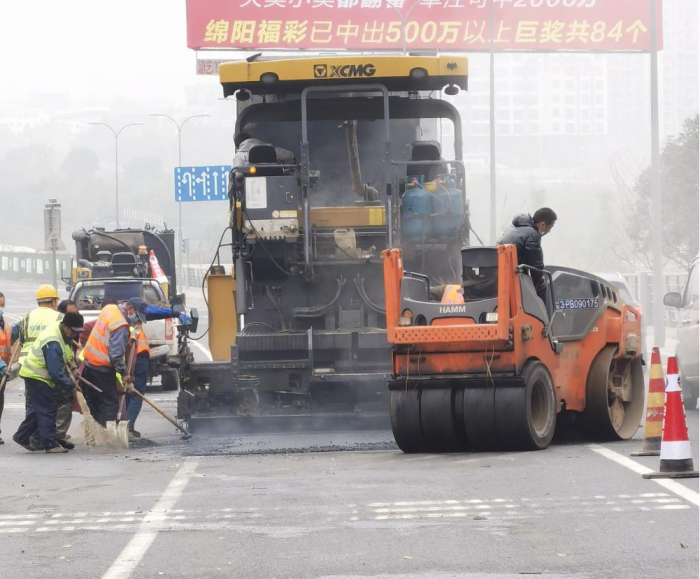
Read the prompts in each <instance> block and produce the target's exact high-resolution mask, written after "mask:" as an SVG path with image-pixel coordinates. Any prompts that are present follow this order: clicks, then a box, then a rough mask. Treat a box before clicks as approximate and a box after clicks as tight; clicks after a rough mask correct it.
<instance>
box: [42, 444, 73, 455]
mask: <svg viewBox="0 0 700 579" xmlns="http://www.w3.org/2000/svg"><path fill="white" fill-rule="evenodd" d="M44 452H45V453H46V454H62V453H64V452H68V449H67V448H63V447H62V446H59V445H58V444H57V445H56V446H52V447H51V448H47V449H45V450H44Z"/></svg>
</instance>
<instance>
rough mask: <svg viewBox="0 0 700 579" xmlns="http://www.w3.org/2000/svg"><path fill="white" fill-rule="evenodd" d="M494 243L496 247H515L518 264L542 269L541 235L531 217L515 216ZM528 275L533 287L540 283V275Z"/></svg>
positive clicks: (534, 272) (524, 215)
mask: <svg viewBox="0 0 700 579" xmlns="http://www.w3.org/2000/svg"><path fill="white" fill-rule="evenodd" d="M496 243H497V244H498V245H507V244H513V245H515V247H516V248H517V250H518V263H519V264H521V265H529V266H531V267H536V268H537V269H544V255H543V254H542V234H541V233H540V232H539V230H538V229H537V226H536V225H535V222H534V221H533V220H532V217H531V216H530V215H528V214H527V213H521V214H520V215H516V216H515V218H514V219H513V223H512V224H511V225H509V226H508V227H507V228H506V230H505V231H504V232H503V235H501V238H500V239H499V240H498V241H497V242H496ZM530 275H531V276H532V281H533V282H534V283H535V287H537V286H538V285H540V284H541V283H542V274H541V273H538V272H536V271H533V272H531V274H530Z"/></svg>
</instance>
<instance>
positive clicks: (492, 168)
mask: <svg viewBox="0 0 700 579" xmlns="http://www.w3.org/2000/svg"><path fill="white" fill-rule="evenodd" d="M493 1H494V0H489V183H490V192H491V194H490V198H491V217H490V220H489V223H490V227H489V232H490V236H489V238H490V240H491V241H490V242H491V243H496V237H497V236H498V232H497V231H496V94H495V93H496V63H495V50H494V46H493V40H494V31H495V24H494V18H493Z"/></svg>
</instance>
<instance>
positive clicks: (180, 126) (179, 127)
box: [149, 113, 209, 283]
mask: <svg viewBox="0 0 700 579" xmlns="http://www.w3.org/2000/svg"><path fill="white" fill-rule="evenodd" d="M149 116H151V117H163V118H166V119H170V120H171V121H172V122H173V124H174V125H175V126H176V127H177V166H178V167H182V129H183V127H184V126H185V124H186V123H187V121H190V120H192V119H197V118H202V117H208V116H209V115H192V116H191V117H187V118H186V119H185V120H184V121H182V122H181V123H178V122H177V121H176V120H175V119H174V118H173V117H171V116H170V115H166V114H163V113H151V114H150V115H149ZM182 240H183V235H182V201H178V202H177V243H178V247H179V246H180V245H182ZM180 279H181V280H184V269H183V267H182V260H180ZM180 283H182V281H181V282H180Z"/></svg>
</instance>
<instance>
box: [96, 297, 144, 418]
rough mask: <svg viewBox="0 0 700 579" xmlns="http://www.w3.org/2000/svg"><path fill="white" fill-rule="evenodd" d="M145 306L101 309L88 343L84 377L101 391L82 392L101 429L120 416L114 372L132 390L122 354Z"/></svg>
mask: <svg viewBox="0 0 700 579" xmlns="http://www.w3.org/2000/svg"><path fill="white" fill-rule="evenodd" d="M145 312H146V302H144V301H143V300H142V299H141V298H131V299H130V300H129V301H128V302H126V303H125V304H123V305H107V306H105V307H103V308H102V311H101V312H100V315H99V317H98V318H97V322H96V323H95V326H94V328H93V329H92V332H90V336H89V337H88V339H87V342H86V344H85V348H84V350H83V356H84V359H85V367H84V368H83V377H84V378H85V379H87V380H88V381H90V382H92V383H93V384H95V385H96V386H98V387H99V388H101V389H102V392H101V393H100V392H97V391H95V390H92V389H88V390H86V391H85V400H86V401H87V403H88V406H89V407H90V414H92V416H93V417H94V418H95V420H96V421H97V422H98V423H100V424H101V425H102V426H105V425H106V423H107V421H111V420H116V419H117V414H118V413H119V396H120V394H123V393H124V392H123V390H122V388H120V387H118V386H117V372H119V374H121V376H122V379H123V381H124V383H125V384H124V386H125V388H127V389H128V388H131V387H132V384H133V381H134V379H133V376H130V375H129V374H128V372H127V368H126V361H125V358H124V356H125V354H126V348H127V346H128V344H129V326H130V325H131V324H136V323H139V322H141V323H144V322H145V321H146V313H145Z"/></svg>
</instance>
